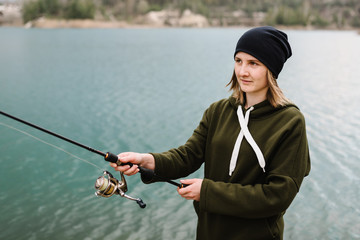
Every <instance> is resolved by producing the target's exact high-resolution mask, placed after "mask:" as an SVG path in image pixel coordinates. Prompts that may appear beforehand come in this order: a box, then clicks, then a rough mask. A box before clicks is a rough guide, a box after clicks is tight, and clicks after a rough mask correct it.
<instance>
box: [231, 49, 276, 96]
mask: <svg viewBox="0 0 360 240" xmlns="http://www.w3.org/2000/svg"><path fill="white" fill-rule="evenodd" d="M267 71H268V69H267V67H266V66H265V65H264V64H262V63H261V62H260V61H259V60H257V59H256V58H255V57H253V56H251V55H250V54H247V53H244V52H238V53H237V54H236V55H235V74H236V78H237V81H238V83H239V85H240V88H241V90H242V91H243V92H245V93H246V96H247V98H248V97H250V96H256V97H266V93H267V91H268V88H269V86H268V80H267Z"/></svg>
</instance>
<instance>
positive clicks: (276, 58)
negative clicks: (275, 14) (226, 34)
mask: <svg viewBox="0 0 360 240" xmlns="http://www.w3.org/2000/svg"><path fill="white" fill-rule="evenodd" d="M238 52H245V53H248V54H250V55H252V56H253V57H255V58H257V59H258V60H259V61H260V62H262V63H263V64H264V65H265V66H266V67H267V68H268V69H269V70H270V71H271V72H272V73H273V75H274V77H275V78H278V76H279V73H280V72H281V70H282V68H283V66H284V63H285V62H286V60H287V59H288V58H289V57H291V55H292V52H291V47H290V44H289V42H288V39H287V35H286V33H284V32H282V31H279V30H277V29H276V28H273V27H270V26H266V27H257V28H253V29H250V30H248V31H247V32H245V33H244V34H243V35H242V36H241V38H240V39H239V41H238V43H237V45H236V49H235V53H234V58H235V55H236V53H238Z"/></svg>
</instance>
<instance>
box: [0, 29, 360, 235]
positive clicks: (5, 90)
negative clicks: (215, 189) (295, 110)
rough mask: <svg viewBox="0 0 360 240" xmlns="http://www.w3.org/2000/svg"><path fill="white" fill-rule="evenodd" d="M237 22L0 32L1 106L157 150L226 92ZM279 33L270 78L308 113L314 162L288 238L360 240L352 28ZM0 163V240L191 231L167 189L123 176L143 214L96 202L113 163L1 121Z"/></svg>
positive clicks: (55, 126)
mask: <svg viewBox="0 0 360 240" xmlns="http://www.w3.org/2000/svg"><path fill="white" fill-rule="evenodd" d="M244 31H245V29H201V30H200V29H112V30H100V29H99V30H75V29H58V30H40V29H27V30H26V29H15V28H0V110H1V111H5V112H8V113H10V114H13V115H16V116H18V117H20V118H23V119H25V120H27V121H30V122H33V123H35V124H38V125H40V126H42V127H44V128H48V129H50V130H52V131H55V132H57V133H59V134H61V135H64V136H66V137H69V138H71V139H74V140H76V141H79V142H81V143H83V144H85V145H88V146H91V147H93V148H96V149H99V150H101V151H105V152H106V151H111V152H114V153H119V152H122V151H138V152H151V151H155V152H160V151H165V150H167V149H169V148H172V147H177V146H179V145H181V144H183V143H184V142H185V141H186V140H187V138H188V137H189V136H190V135H191V134H192V131H193V129H194V128H195V127H196V126H197V124H198V122H199V120H200V118H201V116H202V114H203V111H204V110H205V109H206V108H207V107H208V106H209V104H211V103H212V102H214V101H216V100H218V99H221V98H224V97H228V96H229V92H228V91H227V89H226V87H225V85H226V84H227V83H228V81H229V79H230V77H231V73H232V69H233V60H232V56H233V50H234V47H235V43H236V41H237V39H238V37H239V36H240V35H241V33H243V32H244ZM287 33H288V35H289V38H290V41H291V43H292V46H293V52H294V55H293V57H292V58H291V59H290V60H289V61H288V62H287V63H286V65H285V68H284V71H283V72H282V73H281V75H280V78H279V84H280V86H281V87H282V88H283V90H284V91H285V93H286V95H287V96H288V97H289V98H290V99H292V100H293V101H294V102H295V103H296V104H297V105H298V106H299V107H300V109H301V110H302V112H303V113H304V115H305V118H306V121H307V130H308V138H309V143H310V151H311V157H312V171H311V175H310V176H309V177H307V178H306V179H305V180H304V182H303V185H302V188H301V191H300V192H299V194H298V196H297V197H296V199H295V200H294V202H293V204H292V205H291V207H290V208H289V209H288V211H287V213H286V215H285V239H360V207H359V204H358V203H359V202H360V177H359V172H360V166H359V155H360V146H359V142H360V111H359V108H358V103H359V102H360V95H359V90H360V83H359V82H360V81H359V79H360V68H359V66H358V55H359V53H360V35H358V34H357V33H355V32H351V31H343V32H335V31H290V30H289V31H287ZM4 124H6V125H11V126H13V127H15V128H17V129H19V130H21V131H26V132H27V133H29V134H31V135H33V136H35V137H37V138H40V139H42V140H43V141H46V142H48V143H51V144H53V145H56V146H58V147H60V148H62V149H64V150H66V151H68V152H71V153H72V154H75V155H76V156H78V157H80V158H83V159H86V160H87V161H89V162H91V163H93V164H95V165H96V166H97V167H94V166H93V165H90V164H87V163H84V162H83V161H80V160H78V159H77V158H74V157H72V156H70V155H68V154H66V153H64V152H63V151H60V150H58V149H55V148H53V147H51V146H49V145H47V144H44V143H43V142H40V141H37V140H35V139H34V138H32V137H29V136H27V135H25V134H22V133H20V132H18V131H15V130H13V129H10V128H8V127H6V126H4ZM0 162H1V168H0V189H1V194H0V204H1V210H0V226H1V231H0V239H87V240H92V239H110V240H111V239H131V240H135V239H139V240H140V239H141V240H143V239H149V240H152V239H154V240H155V239H156V240H157V239H165V240H167V239H173V240H175V239H178V240H182V239H194V236H195V231H196V216H195V213H194V212H193V209H192V204H191V202H189V201H186V200H183V199H181V198H180V197H179V196H178V195H177V192H176V188H175V187H174V186H172V185H169V184H166V183H155V184H152V185H144V184H143V183H141V181H140V180H139V177H138V176H132V177H127V181H128V185H129V191H128V194H129V195H131V196H134V197H141V198H142V199H143V200H144V202H146V203H147V207H146V208H145V209H140V208H139V207H138V206H137V205H136V203H134V202H132V201H129V200H126V199H124V198H119V197H117V196H114V197H112V198H109V199H105V198H97V197H95V195H94V192H95V189H94V183H95V180H96V178H97V177H98V176H100V175H101V174H102V170H110V171H112V170H111V169H110V167H109V166H108V164H107V163H106V162H104V161H103V160H102V158H101V156H98V155H95V154H93V153H90V152H87V151H86V150H83V149H81V148H78V147H76V146H72V145H71V144H69V143H66V142H64V141H61V140H59V139H56V138H54V137H52V136H48V135H46V134H44V133H42V132H39V131H37V130H34V129H31V128H29V127H27V126H24V125H22V124H20V123H17V122H14V121H13V120H10V119H7V118H5V117H3V116H0ZM112 172H113V171H112ZM113 173H114V172H113ZM116 176H118V174H117V173H116ZM192 176H194V177H202V172H201V171H199V172H196V173H194V174H193V175H192Z"/></svg>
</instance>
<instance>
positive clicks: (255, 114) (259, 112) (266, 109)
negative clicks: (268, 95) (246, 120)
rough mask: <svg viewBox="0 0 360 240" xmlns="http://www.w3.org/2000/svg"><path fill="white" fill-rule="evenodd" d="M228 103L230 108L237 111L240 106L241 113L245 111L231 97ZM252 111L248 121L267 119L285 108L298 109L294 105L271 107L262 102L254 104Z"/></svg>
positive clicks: (265, 101) (268, 103) (267, 102)
mask: <svg viewBox="0 0 360 240" xmlns="http://www.w3.org/2000/svg"><path fill="white" fill-rule="evenodd" d="M229 102H230V105H231V106H232V108H233V109H234V110H235V111H237V109H238V107H239V106H241V107H242V108H243V111H244V112H245V111H246V110H247V109H245V106H244V105H240V103H239V102H238V101H237V100H236V99H235V98H234V97H233V96H230V97H229ZM253 107H254V109H253V110H252V111H251V114H250V119H262V118H266V117H269V116H270V115H272V114H274V113H276V112H277V111H281V110H283V109H285V108H290V107H294V108H296V109H298V110H299V108H298V107H297V106H296V105H295V104H292V103H291V104H288V105H285V106H279V107H273V106H272V105H271V104H270V102H269V101H268V100H264V101H262V102H260V103H258V104H255V105H254V106H253Z"/></svg>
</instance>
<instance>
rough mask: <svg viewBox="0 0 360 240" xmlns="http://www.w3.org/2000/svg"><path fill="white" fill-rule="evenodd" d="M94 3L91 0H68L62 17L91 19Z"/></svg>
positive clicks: (93, 14)
mask: <svg viewBox="0 0 360 240" xmlns="http://www.w3.org/2000/svg"><path fill="white" fill-rule="evenodd" d="M94 16H95V4H94V3H93V1H91V0H71V1H69V2H68V4H67V6H66V8H65V12H64V17H65V18H69V19H86V18H90V19H93V18H94Z"/></svg>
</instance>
